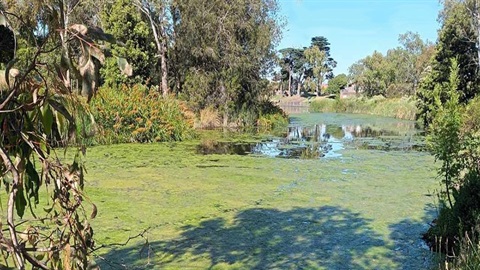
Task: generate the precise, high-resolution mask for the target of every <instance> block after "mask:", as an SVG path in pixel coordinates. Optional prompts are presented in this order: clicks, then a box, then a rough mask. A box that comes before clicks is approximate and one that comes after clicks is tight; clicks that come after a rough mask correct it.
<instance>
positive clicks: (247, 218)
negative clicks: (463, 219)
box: [87, 113, 438, 269]
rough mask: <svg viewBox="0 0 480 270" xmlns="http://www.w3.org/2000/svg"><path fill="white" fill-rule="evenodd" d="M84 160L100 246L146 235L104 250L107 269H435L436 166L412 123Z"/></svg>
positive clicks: (353, 124)
mask: <svg viewBox="0 0 480 270" xmlns="http://www.w3.org/2000/svg"><path fill="white" fill-rule="evenodd" d="M242 138H245V137H242ZM87 158H88V159H87V168H88V172H89V174H88V186H87V193H88V194H89V195H90V196H91V199H92V201H94V202H95V203H96V205H97V207H98V209H99V210H98V211H99V212H98V216H97V219H95V220H94V222H93V225H94V228H95V235H96V240H97V244H105V245H107V244H109V243H125V242H126V241H127V239H128V238H129V237H132V236H135V235H138V234H141V235H142V237H136V238H134V239H133V240H131V241H128V243H127V244H126V245H124V246H122V245H119V246H111V247H109V248H104V249H100V250H99V251H98V252H97V257H96V262H97V263H99V264H100V266H101V267H102V269H425V268H428V267H430V266H432V265H434V262H433V259H434V256H433V254H432V253H431V252H430V251H429V250H428V247H427V246H426V245H425V244H424V243H423V241H422V240H421V235H422V233H424V232H425V231H426V230H427V229H428V226H429V225H428V223H429V222H430V221H431V220H433V218H434V216H435V215H436V213H435V207H434V206H435V200H434V198H435V196H434V190H435V189H436V188H437V187H438V181H437V180H436V179H435V175H436V174H435V172H436V166H435V164H434V160H433V158H432V157H431V156H430V155H429V154H428V153H427V152H425V151H424V142H423V137H422V132H421V131H420V130H418V129H417V128H416V127H415V124H414V123H413V122H411V121H403V120H396V119H390V118H381V117H373V116H364V115H347V114H325V113H324V114H296V115H292V117H291V118H290V125H289V127H288V128H287V129H285V130H284V131H283V132H282V133H281V135H278V134H277V135H276V136H273V135H270V136H262V137H261V139H260V140H248V139H238V138H237V139H235V140H231V138H230V137H229V136H227V135H225V136H223V135H218V136H217V137H216V138H215V139H212V140H201V141H191V142H182V143H162V144H125V145H112V146H98V147H93V148H92V149H91V150H89V152H88V155H87ZM142 232H143V233H142ZM147 240H148V241H147Z"/></svg>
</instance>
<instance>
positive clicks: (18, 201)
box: [15, 187, 27, 218]
mask: <svg viewBox="0 0 480 270" xmlns="http://www.w3.org/2000/svg"><path fill="white" fill-rule="evenodd" d="M26 206H27V200H26V199H25V194H24V192H23V187H19V188H18V190H17V196H16V197H15V209H17V215H18V216H19V217H20V218H22V217H23V215H24V214H25V207H26Z"/></svg>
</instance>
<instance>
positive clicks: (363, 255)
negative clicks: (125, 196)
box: [99, 206, 392, 269]
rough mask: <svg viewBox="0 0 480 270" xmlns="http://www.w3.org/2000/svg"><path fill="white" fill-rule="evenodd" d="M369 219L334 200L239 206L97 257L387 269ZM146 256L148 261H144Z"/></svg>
mask: <svg viewBox="0 0 480 270" xmlns="http://www.w3.org/2000/svg"><path fill="white" fill-rule="evenodd" d="M369 222H370V220H368V219H365V218H363V217H361V215H360V214H359V213H354V212H351V211H349V210H347V209H344V208H340V207H333V206H325V207H320V208H295V209H293V210H290V211H280V210H275V209H263V208H254V209H248V210H244V211H241V212H238V213H237V215H236V216H235V217H234V220H233V222H227V220H225V219H223V218H213V219H208V220H204V221H202V222H201V223H200V224H199V225H198V226H185V227H183V228H182V230H183V232H182V233H181V236H180V237H178V238H177V239H172V240H169V241H155V242H149V245H148V248H145V245H139V246H134V247H128V248H121V249H117V250H113V251H111V252H110V253H108V254H107V255H106V256H105V257H104V258H105V260H103V261H99V262H100V263H101V268H102V269H122V268H123V269H152V268H157V269H161V268H167V267H173V268H178V269H192V268H201V269H206V268H213V267H215V266H219V267H221V266H223V267H225V266H228V265H235V266H238V267H239V268H241V269H316V268H320V267H321V268H326V269H376V268H378V267H380V268H382V269H389V266H390V267H391V266H392V265H391V263H392V258H390V257H389V256H387V258H388V261H389V262H387V263H386V265H377V263H378V262H379V261H382V260H378V259H379V258H378V256H385V255H375V254H372V253H371V252H370V253H369V251H371V249H372V248H375V247H381V246H384V245H385V242H384V241H383V240H382V238H381V236H380V235H378V234H377V233H375V232H374V231H373V230H372V229H371V228H370V225H369ZM145 250H149V251H151V253H149V252H142V251H145ZM148 254H150V255H149V256H148ZM147 257H148V258H147ZM147 261H149V262H150V265H145V264H146V262H147ZM113 262H115V263H113ZM383 263H385V261H383ZM389 263H390V264H389ZM122 265H123V266H122ZM388 265H389V266H388Z"/></svg>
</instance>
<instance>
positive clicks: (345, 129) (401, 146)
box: [197, 114, 425, 159]
mask: <svg viewBox="0 0 480 270" xmlns="http://www.w3.org/2000/svg"><path fill="white" fill-rule="evenodd" d="M350 117H351V118H349V115H341V114H308V117H306V118H305V117H304V118H305V119H304V118H302V117H301V116H300V117H299V116H296V117H295V118H291V121H290V122H291V124H290V126H289V127H288V128H287V130H285V133H284V135H283V136H282V137H270V138H268V139H265V140H263V141H260V142H216V141H215V142H213V141H206V142H202V143H201V144H200V145H198V146H197V153H198V154H203V155H210V154H229V155H261V156H267V157H275V158H293V159H319V158H341V157H342V150H344V149H368V150H380V151H422V150H425V142H424V136H423V134H422V132H421V130H419V129H417V128H416V126H415V122H413V121H405V120H398V119H389V118H387V119H384V118H381V119H378V118H379V117H372V116H368V117H365V116H363V117H359V116H358V115H351V116H350ZM369 120H370V121H369ZM315 122H316V123H315Z"/></svg>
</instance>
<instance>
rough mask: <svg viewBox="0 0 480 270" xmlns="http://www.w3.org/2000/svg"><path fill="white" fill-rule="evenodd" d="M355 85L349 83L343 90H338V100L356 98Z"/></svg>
mask: <svg viewBox="0 0 480 270" xmlns="http://www.w3.org/2000/svg"><path fill="white" fill-rule="evenodd" d="M355 88H356V84H355V83H351V84H349V85H348V86H347V87H345V88H344V89H342V90H340V98H350V97H356V96H357V90H356V89H355Z"/></svg>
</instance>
